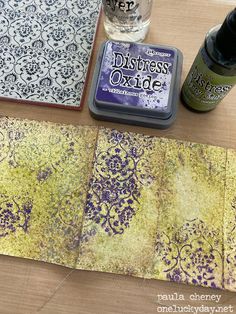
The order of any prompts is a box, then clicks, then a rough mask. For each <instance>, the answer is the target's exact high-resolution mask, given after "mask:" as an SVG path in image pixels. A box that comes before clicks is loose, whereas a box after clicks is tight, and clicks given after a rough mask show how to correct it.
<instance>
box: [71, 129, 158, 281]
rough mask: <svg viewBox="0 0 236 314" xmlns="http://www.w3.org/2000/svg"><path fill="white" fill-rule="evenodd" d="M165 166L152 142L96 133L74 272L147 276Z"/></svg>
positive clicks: (109, 132) (151, 140) (142, 137)
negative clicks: (78, 254) (95, 145)
mask: <svg viewBox="0 0 236 314" xmlns="http://www.w3.org/2000/svg"><path fill="white" fill-rule="evenodd" d="M163 162H164V150H163V147H162V143H161V142H160V141H158V140H157V139H155V138H153V137H148V136H142V135H137V134H132V133H123V134H122V133H119V132H117V131H111V130H101V131H100V132H99V140H98V144H97V150H96V155H95V164H94V168H93V175H92V179H91V182H90V189H89V193H88V197H87V205H86V208H85V220H84V225H83V232H82V237H81V248H80V256H79V259H78V264H77V268H82V269H88V270H99V271H108V272H114V273H120V274H131V275H134V276H140V277H148V276H149V273H150V271H151V267H152V260H153V258H154V247H155V238H156V230H157V217H158V207H159V199H158V197H157V196H158V190H159V189H160V185H161V184H162V182H161V175H160V174H161V173H162V168H163Z"/></svg>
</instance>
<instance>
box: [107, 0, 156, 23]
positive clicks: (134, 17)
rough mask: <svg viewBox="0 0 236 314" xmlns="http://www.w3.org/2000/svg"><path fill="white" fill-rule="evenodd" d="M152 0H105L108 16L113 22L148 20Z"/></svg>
mask: <svg viewBox="0 0 236 314" xmlns="http://www.w3.org/2000/svg"><path fill="white" fill-rule="evenodd" d="M151 4H152V1H150V0H144V1H139V0H133V1H127V0H103V8H104V13H105V15H106V17H107V18H108V19H109V20H110V21H111V22H113V23H116V22H118V23H124V24H130V23H131V22H132V23H137V22H139V21H145V20H148V19H149V17H150V13H151V12H150V11H151Z"/></svg>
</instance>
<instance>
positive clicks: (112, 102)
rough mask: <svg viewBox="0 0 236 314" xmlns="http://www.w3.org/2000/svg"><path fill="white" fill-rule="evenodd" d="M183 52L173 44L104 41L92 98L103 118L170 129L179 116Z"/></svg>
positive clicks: (94, 113)
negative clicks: (172, 45)
mask: <svg viewBox="0 0 236 314" xmlns="http://www.w3.org/2000/svg"><path fill="white" fill-rule="evenodd" d="M181 70H182V54H181V52H180V51H179V50H178V49H176V48H173V47H166V46H157V45H147V44H140V43H128V42H118V41H107V42H105V43H104V44H103V45H102V47H101V49H100V52H99V56H98V60H97V67H96V69H95V72H94V77H93V83H92V88H91V93H90V99H89V108H90V112H91V114H92V116H93V117H95V118H97V119H101V120H108V121H114V122H121V123H128V124H136V125H142V126H146V127H155V128H167V127H169V126H170V125H171V124H172V123H173V122H174V120H175V118H176V113H177V105H178V99H179V89H180V77H181Z"/></svg>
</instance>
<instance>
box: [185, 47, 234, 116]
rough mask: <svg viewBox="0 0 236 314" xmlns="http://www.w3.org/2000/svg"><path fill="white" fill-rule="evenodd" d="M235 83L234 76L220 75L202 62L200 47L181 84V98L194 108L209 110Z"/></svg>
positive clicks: (202, 55)
mask: <svg viewBox="0 0 236 314" xmlns="http://www.w3.org/2000/svg"><path fill="white" fill-rule="evenodd" d="M235 84H236V77H235V76H221V75H219V74H216V73H215V72H213V71H211V70H210V69H209V68H208V67H207V65H206V63H205V62H204V54H203V53H202V49H200V51H199V53H198V55H197V56H196V59H195V61H194V63H193V65H192V67H191V69H190V71H189V74H188V76H187V78H186V80H185V82H184V84H183V88H182V96H183V100H184V102H185V103H186V104H187V105H188V106H189V107H191V108H193V109H195V110H198V111H209V110H211V109H214V108H215V107H216V105H217V104H218V103H219V102H220V101H221V100H222V99H223V98H224V97H225V96H226V95H227V94H228V92H229V91H230V90H231V89H232V87H233V86H234V85H235Z"/></svg>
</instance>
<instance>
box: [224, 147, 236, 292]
mask: <svg viewBox="0 0 236 314" xmlns="http://www.w3.org/2000/svg"><path fill="white" fill-rule="evenodd" d="M227 155H228V158H227V177H226V195H225V217H224V219H225V221H224V232H225V237H224V241H225V247H224V262H225V267H224V284H225V288H226V289H227V290H232V291H236V151H234V150H228V152H227Z"/></svg>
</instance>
